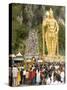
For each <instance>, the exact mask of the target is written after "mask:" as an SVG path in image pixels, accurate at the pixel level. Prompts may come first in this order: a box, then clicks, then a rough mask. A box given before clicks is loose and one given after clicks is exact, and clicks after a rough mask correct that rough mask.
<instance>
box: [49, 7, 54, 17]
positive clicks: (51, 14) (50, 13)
mask: <svg viewBox="0 0 67 90" xmlns="http://www.w3.org/2000/svg"><path fill="white" fill-rule="evenodd" d="M49 16H50V17H53V10H52V8H50V10H49Z"/></svg>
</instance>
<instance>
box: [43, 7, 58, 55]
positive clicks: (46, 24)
mask: <svg viewBox="0 0 67 90" xmlns="http://www.w3.org/2000/svg"><path fill="white" fill-rule="evenodd" d="M58 31H59V26H58V23H57V21H56V19H55V18H54V15H53V10H52V9H51V8H50V10H49V11H47V12H46V18H45V19H43V23H42V33H43V55H44V54H45V42H46V47H47V51H48V56H55V55H56V52H57V53H58Z"/></svg>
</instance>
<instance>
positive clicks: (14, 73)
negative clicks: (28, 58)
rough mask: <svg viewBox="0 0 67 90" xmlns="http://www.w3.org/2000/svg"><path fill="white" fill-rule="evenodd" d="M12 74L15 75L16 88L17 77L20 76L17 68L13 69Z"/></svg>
mask: <svg viewBox="0 0 67 90" xmlns="http://www.w3.org/2000/svg"><path fill="white" fill-rule="evenodd" d="M12 73H13V86H16V85H17V75H18V69H17V67H13V69H12Z"/></svg>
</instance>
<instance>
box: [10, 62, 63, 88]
mask: <svg viewBox="0 0 67 90" xmlns="http://www.w3.org/2000/svg"><path fill="white" fill-rule="evenodd" d="M64 82H65V65H64V63H50V62H45V63H35V64H32V65H31V64H25V65H23V64H21V63H15V64H13V65H12V67H10V68H9V84H10V86H23V85H51V84H64Z"/></svg>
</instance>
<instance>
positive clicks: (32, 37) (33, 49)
mask: <svg viewBox="0 0 67 90" xmlns="http://www.w3.org/2000/svg"><path fill="white" fill-rule="evenodd" d="M36 55H38V37H37V32H36V31H35V30H34V29H33V30H30V32H29V37H28V39H27V40H26V51H25V56H36Z"/></svg>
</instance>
